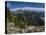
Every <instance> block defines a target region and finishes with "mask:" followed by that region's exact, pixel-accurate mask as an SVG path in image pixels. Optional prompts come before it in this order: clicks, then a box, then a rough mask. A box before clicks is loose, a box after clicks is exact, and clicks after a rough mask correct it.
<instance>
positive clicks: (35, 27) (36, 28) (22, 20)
mask: <svg viewBox="0 0 46 35" xmlns="http://www.w3.org/2000/svg"><path fill="white" fill-rule="evenodd" d="M6 20H7V32H8V33H24V32H25V33H29V32H42V31H44V21H42V20H41V19H40V15H39V13H37V12H30V11H28V10H27V11H26V10H24V11H23V10H21V9H20V10H17V11H16V12H15V13H13V14H12V13H11V12H10V10H9V9H8V8H7V18H6ZM9 31H10V32H9Z"/></svg>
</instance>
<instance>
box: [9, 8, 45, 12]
mask: <svg viewBox="0 0 46 35" xmlns="http://www.w3.org/2000/svg"><path fill="white" fill-rule="evenodd" d="M19 9H22V10H31V11H40V12H42V11H44V8H34V7H23V8H13V9H10V10H11V11H16V10H19Z"/></svg>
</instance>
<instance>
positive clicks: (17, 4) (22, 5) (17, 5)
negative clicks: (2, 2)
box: [7, 1, 45, 10]
mask: <svg viewBox="0 0 46 35" xmlns="http://www.w3.org/2000/svg"><path fill="white" fill-rule="evenodd" d="M7 7H8V8H10V9H11V10H15V9H16V8H17V9H19V8H24V9H25V8H27V9H29V8H34V9H37V8H41V9H42V10H43V8H45V6H44V3H34V2H30V3H29V2H15V1H7Z"/></svg>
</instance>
